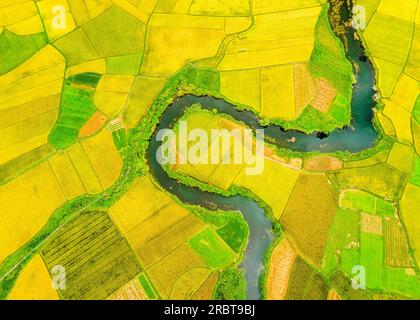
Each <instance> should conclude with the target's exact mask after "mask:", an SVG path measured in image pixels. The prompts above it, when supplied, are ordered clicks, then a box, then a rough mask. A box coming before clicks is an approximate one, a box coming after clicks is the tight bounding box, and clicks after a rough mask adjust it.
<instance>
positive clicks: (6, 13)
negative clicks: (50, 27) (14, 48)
mask: <svg viewBox="0 0 420 320" xmlns="http://www.w3.org/2000/svg"><path fill="white" fill-rule="evenodd" d="M0 26H1V27H6V28H7V29H6V30H7V31H11V32H14V33H16V34H17V35H22V36H24V35H34V34H39V33H40V32H43V31H44V27H43V25H42V21H41V19H40V16H39V15H38V11H37V7H36V4H35V3H34V2H33V1H30V0H23V1H5V2H3V3H2V4H0Z"/></svg>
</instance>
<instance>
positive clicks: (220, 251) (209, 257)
mask: <svg viewBox="0 0 420 320" xmlns="http://www.w3.org/2000/svg"><path fill="white" fill-rule="evenodd" d="M189 243H190V245H191V246H192V247H193V249H194V250H195V251H196V252H197V253H198V254H200V255H201V256H202V257H203V259H204V260H205V261H206V262H207V264H208V265H209V267H210V268H212V269H222V268H224V267H226V266H227V265H228V264H230V263H231V262H232V261H233V260H234V258H235V254H234V253H233V251H232V250H231V249H230V248H229V247H228V246H227V245H226V243H225V242H224V241H223V240H222V239H220V238H219V236H218V235H217V233H215V232H214V231H213V230H212V229H210V228H206V229H204V230H203V231H201V232H200V233H198V234H197V235H195V236H194V237H193V238H191V239H190V241H189Z"/></svg>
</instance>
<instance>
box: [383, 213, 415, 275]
mask: <svg viewBox="0 0 420 320" xmlns="http://www.w3.org/2000/svg"><path fill="white" fill-rule="evenodd" d="M384 241H385V265H386V266H389V267H397V268H412V267H413V260H412V258H411V256H410V254H409V248H408V244H407V240H406V237H405V234H404V231H403V229H402V225H401V222H400V221H399V220H397V219H392V218H390V219H384Z"/></svg>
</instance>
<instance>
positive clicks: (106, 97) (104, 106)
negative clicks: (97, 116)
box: [94, 75, 134, 118]
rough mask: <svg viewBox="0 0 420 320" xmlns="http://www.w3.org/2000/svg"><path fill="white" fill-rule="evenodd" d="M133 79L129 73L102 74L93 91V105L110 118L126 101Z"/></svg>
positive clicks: (117, 112)
mask: <svg viewBox="0 0 420 320" xmlns="http://www.w3.org/2000/svg"><path fill="white" fill-rule="evenodd" d="M133 81H134V76H131V75H104V76H103V77H102V78H101V80H100V81H99V83H98V87H97V89H96V92H95V96H94V102H95V106H96V107H97V108H98V109H99V110H100V111H101V112H102V113H104V114H105V115H107V116H108V117H110V118H111V117H115V116H117V115H118V114H119V113H120V111H121V109H122V108H123V107H124V106H125V104H126V103H127V98H128V92H129V91H130V90H131V86H132V84H133Z"/></svg>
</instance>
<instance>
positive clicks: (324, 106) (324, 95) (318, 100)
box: [311, 79, 337, 113]
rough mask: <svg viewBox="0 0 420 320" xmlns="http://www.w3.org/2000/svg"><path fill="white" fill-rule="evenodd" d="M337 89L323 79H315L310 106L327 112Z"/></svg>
mask: <svg viewBox="0 0 420 320" xmlns="http://www.w3.org/2000/svg"><path fill="white" fill-rule="evenodd" d="M336 95H337V90H336V89H335V88H334V87H333V86H332V85H331V84H330V83H329V81H327V80H325V79H317V80H316V94H315V98H314V99H313V100H312V102H311V106H313V107H314V108H315V109H317V110H319V111H321V112H324V113H327V112H328V110H329V109H330V107H331V105H332V103H333V101H334V98H335V96H336Z"/></svg>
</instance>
